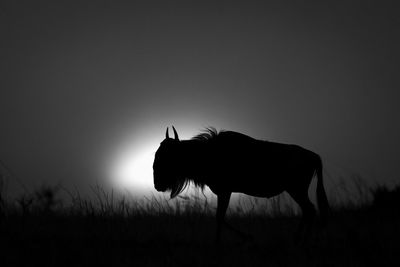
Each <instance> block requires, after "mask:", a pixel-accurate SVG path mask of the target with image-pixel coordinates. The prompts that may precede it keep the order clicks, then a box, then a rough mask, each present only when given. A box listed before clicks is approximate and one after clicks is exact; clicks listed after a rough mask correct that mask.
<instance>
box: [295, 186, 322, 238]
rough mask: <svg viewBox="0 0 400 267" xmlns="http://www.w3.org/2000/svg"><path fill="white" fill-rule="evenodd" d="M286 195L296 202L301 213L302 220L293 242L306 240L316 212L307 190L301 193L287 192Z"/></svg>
mask: <svg viewBox="0 0 400 267" xmlns="http://www.w3.org/2000/svg"><path fill="white" fill-rule="evenodd" d="M288 193H289V194H290V195H291V197H292V198H293V199H294V200H295V201H296V202H297V204H298V205H299V206H300V208H301V211H302V219H301V222H300V225H299V227H298V229H297V232H296V234H295V241H296V242H299V241H304V240H305V239H308V238H309V237H310V235H311V230H312V226H313V223H314V219H315V215H316V210H315V207H314V205H313V204H312V203H311V201H310V199H309V197H308V190H304V191H301V192H298V191H294V192H291V191H288Z"/></svg>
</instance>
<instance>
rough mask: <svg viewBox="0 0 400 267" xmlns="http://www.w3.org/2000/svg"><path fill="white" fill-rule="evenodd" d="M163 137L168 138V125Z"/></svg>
mask: <svg viewBox="0 0 400 267" xmlns="http://www.w3.org/2000/svg"><path fill="white" fill-rule="evenodd" d="M165 139H169V133H168V127H167V131H166V132H165Z"/></svg>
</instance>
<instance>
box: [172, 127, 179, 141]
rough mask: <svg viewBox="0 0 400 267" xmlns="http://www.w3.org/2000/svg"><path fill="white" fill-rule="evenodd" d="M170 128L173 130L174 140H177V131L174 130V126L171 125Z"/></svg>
mask: <svg viewBox="0 0 400 267" xmlns="http://www.w3.org/2000/svg"><path fill="white" fill-rule="evenodd" d="M172 129H173V130H174V138H175V140H176V141H179V137H178V133H177V132H176V130H175V127H174V126H172Z"/></svg>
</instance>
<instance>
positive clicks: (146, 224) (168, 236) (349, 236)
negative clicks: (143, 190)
mask: <svg viewBox="0 0 400 267" xmlns="http://www.w3.org/2000/svg"><path fill="white" fill-rule="evenodd" d="M97 190H98V191H97V199H94V200H91V201H89V200H84V199H82V198H80V197H79V195H78V194H71V199H72V201H71V203H72V204H71V205H65V204H64V205H63V203H61V202H59V201H58V200H57V194H58V193H57V190H56V189H54V188H51V187H47V188H46V187H44V188H42V189H40V190H38V191H37V192H35V193H34V194H32V195H24V196H22V197H20V198H18V199H17V200H16V201H12V202H9V201H6V200H4V199H3V200H2V201H1V215H0V216H1V222H0V245H1V250H0V251H1V253H0V255H1V256H0V266H88V265H102V266H399V265H400V258H399V251H400V250H399V248H400V245H399V242H400V208H399V204H400V187H396V188H394V189H392V190H389V189H387V188H385V187H380V188H376V189H374V190H372V191H371V192H372V199H371V201H369V202H367V203H362V204H355V203H348V204H347V205H346V204H344V205H343V204H342V205H336V206H335V207H333V211H332V214H331V218H330V221H329V224H328V225H327V227H326V228H320V227H319V226H318V223H316V229H315V231H314V233H313V235H312V236H311V237H310V238H309V239H308V240H306V241H304V242H302V243H301V244H295V243H294V242H293V234H294V232H295V230H296V228H297V225H298V223H299V220H300V217H299V215H296V214H297V213H295V212H287V211H286V212H283V211H280V210H275V211H271V210H270V211H268V212H264V213H260V212H254V213H252V212H244V211H241V210H240V207H239V208H236V209H232V210H231V212H230V213H229V214H228V220H229V222H230V223H231V224H232V225H234V226H235V227H237V228H239V229H241V230H243V231H246V232H247V233H249V234H251V235H252V236H253V240H251V241H246V242H243V241H242V240H240V239H238V238H237V237H236V236H234V235H232V234H231V233H230V232H227V231H225V232H224V233H223V242H222V244H220V245H217V244H215V243H214V234H215V221H214V208H213V206H212V205H209V204H208V203H204V202H199V201H184V202H183V203H184V204H182V201H181V202H180V203H181V204H180V205H179V206H177V205H178V204H176V202H175V204H174V206H171V204H168V203H167V201H166V200H163V199H155V198H154V199H151V200H149V201H148V202H134V201H127V200H125V199H119V200H115V199H114V196H112V195H111V194H107V193H106V192H104V191H102V190H101V188H97ZM165 203H167V204H165ZM272 207H273V205H272Z"/></svg>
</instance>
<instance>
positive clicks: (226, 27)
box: [0, 1, 400, 187]
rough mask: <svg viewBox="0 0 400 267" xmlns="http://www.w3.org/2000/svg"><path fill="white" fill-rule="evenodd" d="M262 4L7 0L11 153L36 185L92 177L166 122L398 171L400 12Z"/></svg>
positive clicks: (1, 59)
mask: <svg viewBox="0 0 400 267" xmlns="http://www.w3.org/2000/svg"><path fill="white" fill-rule="evenodd" d="M132 2H133V3H132ZM263 2H266V1H259V2H251V1H242V2H233V1H181V2H175V1H159V2H156V1H125V2H120V1H35V2H33V1H2V2H1V4H0V36H1V37H0V38H1V41H0V90H1V96H0V122H1V130H0V159H1V160H2V161H3V162H4V163H6V164H7V166H9V167H10V168H11V169H12V170H13V171H14V172H15V173H16V174H17V175H18V176H19V177H20V179H21V180H22V181H23V183H25V184H26V185H27V186H28V187H31V186H38V185H40V184H42V183H59V182H61V183H63V184H92V183H94V182H95V181H98V179H100V180H101V179H106V178H104V177H106V176H107V175H108V174H107V171H106V169H107V168H108V166H109V165H110V162H111V161H112V158H113V157H114V154H116V153H118V151H120V150H123V148H124V147H125V146H133V147H135V145H137V146H138V147H140V146H143V144H144V143H146V144H147V143H149V142H150V143H152V145H153V144H155V146H157V145H158V142H159V141H161V139H162V138H163V137H164V132H165V127H167V126H169V125H172V124H174V125H175V127H176V128H177V129H178V131H180V132H181V133H182V137H183V138H190V137H191V135H194V134H196V133H197V132H198V131H199V129H201V128H203V127H205V126H214V127H216V128H217V129H221V128H223V129H230V130H236V131H240V132H243V133H246V134H249V135H251V136H254V137H257V138H260V139H268V140H272V141H280V142H287V143H296V144H299V145H302V146H305V147H307V148H309V149H311V150H314V151H315V152H317V153H319V154H320V155H321V156H322V157H323V158H324V160H325V162H326V166H327V167H328V168H329V166H330V167H331V168H332V169H335V168H336V169H341V170H346V171H348V172H358V173H361V174H363V175H366V177H369V176H371V177H373V178H375V179H377V180H379V181H382V182H388V181H393V180H396V179H399V176H398V173H399V171H400V167H399V166H400V165H399V164H398V163H399V160H398V158H399V157H398V151H399V149H400V142H399V139H398V137H399V136H400V126H399V121H400V106H399V105H398V101H399V99H400V93H399V92H400V91H399V84H400V82H399V78H398V77H399V76H398V74H399V69H400V68H399V63H398V62H399V58H400V57H399V51H398V47H400V39H399V38H400V32H399V29H400V19H399V16H398V14H399V11H400V10H399V9H396V8H395V7H394V6H392V5H390V4H389V2H385V1H375V2H374V1H357V2H356V1H315V3H312V2H314V1H307V4H304V3H299V2H297V1H296V2H295V1H288V2H283V1H276V3H272V2H271V3H268V4H267V3H263ZM268 2H269V1H268ZM278 2H279V3H278ZM321 2H323V3H321ZM116 151H117V152H116ZM100 177H101V178H100ZM368 179H371V178H368Z"/></svg>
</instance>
